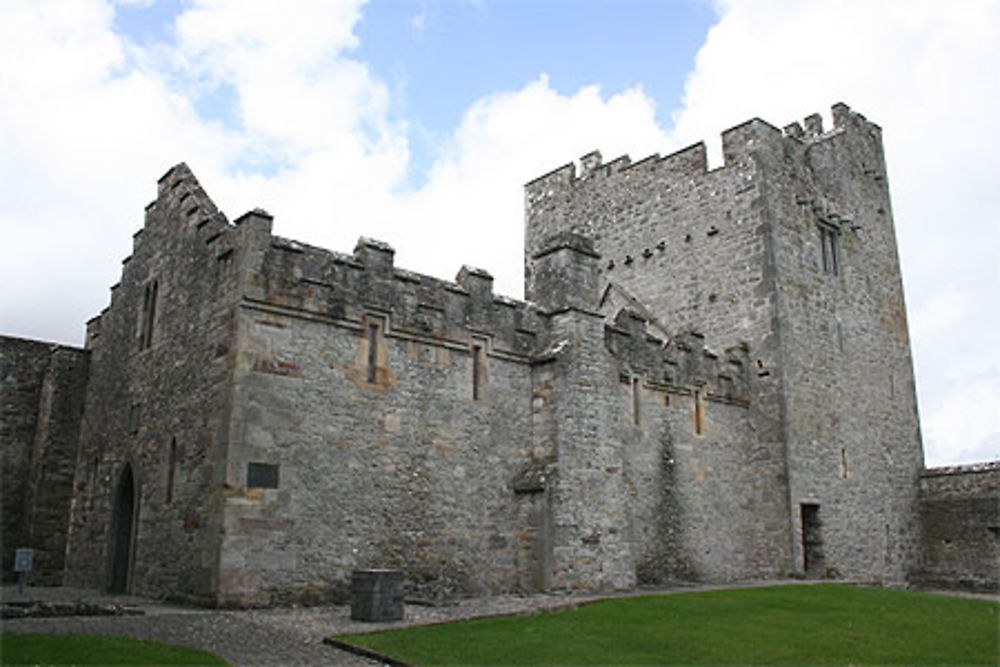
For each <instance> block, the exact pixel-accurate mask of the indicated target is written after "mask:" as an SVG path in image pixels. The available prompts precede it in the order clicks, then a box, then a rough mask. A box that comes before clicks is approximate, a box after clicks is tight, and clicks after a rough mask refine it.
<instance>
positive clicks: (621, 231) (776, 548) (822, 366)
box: [525, 104, 923, 581]
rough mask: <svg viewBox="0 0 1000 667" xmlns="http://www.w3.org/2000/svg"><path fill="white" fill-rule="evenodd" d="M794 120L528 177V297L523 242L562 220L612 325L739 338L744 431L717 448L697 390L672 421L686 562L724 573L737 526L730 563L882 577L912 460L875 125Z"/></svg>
mask: <svg viewBox="0 0 1000 667" xmlns="http://www.w3.org/2000/svg"><path fill="white" fill-rule="evenodd" d="M804 125H805V126H804V127H803V126H802V125H800V124H798V123H794V124H792V125H789V126H788V127H786V128H785V130H784V132H782V131H781V130H778V129H777V128H775V127H773V126H771V125H769V124H767V123H765V122H763V121H761V120H757V119H755V120H751V121H749V122H747V123H744V124H742V125H740V126H737V127H735V128H732V129H730V130H728V131H727V132H724V133H723V135H722V140H723V154H724V158H725V163H724V164H723V165H722V166H721V167H718V168H716V169H713V170H708V169H707V165H706V159H705V147H704V145H703V144H697V145H695V146H692V147H690V148H687V149H685V150H682V151H680V152H678V153H675V154H673V155H669V156H667V157H664V158H660V157H659V156H655V155H654V156H652V157H649V158H646V159H644V160H642V161H640V162H637V163H631V162H630V160H629V158H628V157H621V158H618V159H616V160H613V161H612V162H610V163H607V164H604V163H602V160H601V156H600V154H598V153H591V154H589V155H587V156H584V157H583V158H582V160H581V166H580V169H579V171H577V170H576V169H575V168H574V166H573V165H571V164H570V165H566V166H564V167H561V168H559V169H557V170H555V171H553V172H551V173H549V174H547V175H545V176H543V177H541V178H539V179H537V180H535V181H532V182H530V183H528V185H527V186H526V188H525V203H526V220H525V237H526V248H525V272H526V277H527V285H526V292H527V298H528V299H529V300H538V299H542V298H544V297H543V294H542V292H543V291H544V289H545V286H544V283H543V281H542V280H541V274H540V270H539V268H540V267H539V261H538V259H537V249H538V248H539V244H540V243H542V240H543V239H545V238H548V237H549V236H551V235H552V234H555V233H560V232H573V233H577V234H581V235H584V236H587V237H590V238H592V239H593V240H594V243H595V249H596V251H597V252H598V253H599V254H600V255H601V260H600V271H601V274H600V276H601V278H600V282H601V286H602V293H601V297H600V300H599V302H598V303H597V304H595V308H599V309H600V310H601V311H602V312H603V313H604V314H605V317H606V318H607V321H608V322H609V323H610V322H612V320H613V319H614V318H615V317H616V314H617V313H619V312H621V309H622V308H628V309H630V310H631V311H633V312H634V313H635V314H636V315H637V317H639V318H640V319H642V320H644V322H645V327H646V330H647V331H648V332H650V333H655V334H656V335H658V336H665V337H667V338H668V340H669V342H668V344H667V345H665V346H664V349H665V350H667V354H669V350H670V348H671V347H674V348H683V347H684V340H685V339H684V336H682V335H681V334H684V333H685V332H694V333H697V334H699V335H701V336H703V337H704V342H705V345H706V346H707V347H708V348H709V349H712V350H725V349H727V348H731V347H732V346H737V345H744V344H745V345H746V349H747V350H748V355H749V359H748V362H749V369H748V370H749V382H750V383H751V400H750V401H749V405H748V415H747V417H748V419H749V423H750V428H749V432H748V433H747V438H746V439H745V440H737V441H736V442H731V443H727V444H725V445H723V444H721V442H720V440H725V439H728V438H732V435H733V430H732V428H729V427H728V426H726V427H723V425H722V424H721V423H719V422H717V421H716V416H715V415H714V414H713V413H714V412H718V411H716V410H713V409H712V407H713V406H714V404H711V403H709V402H706V401H704V400H702V399H703V398H704V396H701V395H700V392H696V393H695V395H694V399H693V400H694V401H696V402H697V403H698V405H697V406H696V407H695V408H694V410H695V418H694V420H693V421H694V422H695V423H694V424H693V426H690V427H687V428H684V429H683V431H684V438H687V439H689V440H690V442H689V443H686V444H677V443H676V441H677V440H678V438H680V437H681V433H680V431H678V430H675V431H674V432H673V433H672V434H671V438H672V439H673V440H674V441H675V444H674V456H673V458H674V469H673V470H672V472H671V476H672V478H673V479H672V481H673V485H674V488H673V490H672V492H671V493H672V495H673V497H674V502H675V503H677V509H678V510H679V512H680V514H679V517H680V519H679V525H678V527H677V528H678V530H680V532H681V535H682V536H683V535H685V534H686V535H687V537H686V538H682V539H688V540H693V541H691V542H689V547H690V548H689V549H688V550H687V554H688V557H687V564H688V565H689V566H690V567H692V568H693V570H694V572H693V574H695V575H696V576H709V577H719V576H726V575H727V574H728V575H734V574H736V571H735V570H733V567H734V566H733V563H734V558H735V559H736V562H739V560H740V558H738V557H736V554H734V553H731V552H730V550H729V549H727V548H726V547H725V546H724V545H725V544H726V543H727V540H729V541H730V542H732V541H734V540H735V541H740V540H742V541H743V542H744V545H743V549H742V550H741V553H744V554H746V555H745V560H744V562H743V564H742V567H740V568H737V569H742V571H743V575H744V576H746V575H751V574H757V575H765V576H766V575H769V574H776V573H779V572H781V573H786V574H792V573H801V574H805V575H808V576H837V575H839V576H845V577H851V578H860V579H875V580H891V581H898V580H902V579H903V578H904V577H905V575H906V572H907V569H908V568H909V567H912V565H913V558H914V548H915V539H916V533H917V531H916V529H915V525H914V521H915V516H916V515H915V512H916V488H917V485H916V481H917V478H918V474H919V472H920V470H921V469H922V463H923V462H922V451H921V444H920V434H919V430H918V429H919V427H918V421H917V408H916V398H915V391H914V381H913V371H912V362H911V359H910V351H909V341H908V334H907V326H906V319H905V310H904V307H903V293H902V284H901V280H900V272H899V263H898V259H897V254H896V243H895V234H894V231H893V223H892V211H891V207H890V202H889V192H888V184H887V181H886V170H885V163H884V158H883V150H882V142H881V131H880V129H879V127H878V126H877V125H875V124H873V123H870V122H868V121H867V120H866V119H865V118H864V117H863V116H861V115H860V114H857V113H855V112H853V111H851V110H850V109H849V108H848V107H847V106H846V105H843V104H838V105H835V106H834V107H833V125H834V127H833V128H832V129H831V130H830V131H824V129H823V127H822V121H821V118H820V117H819V116H818V115H813V116H810V117H809V118H807V119H806V120H805V124H804ZM652 381H653V378H650V377H648V376H646V377H645V379H644V380H643V381H642V382H640V383H639V384H640V385H642V386H649V384H650V383H651V382H652ZM706 405H708V406H709V407H708V409H707V410H706V409H705V406H706ZM691 431H694V432H695V437H694V438H693V439H692V438H688V436H689V434H690V432H691ZM699 431H700V432H699ZM705 490H711V492H710V493H707V494H705V493H704V491H705ZM720 521H721V523H720ZM695 535H699V536H701V538H700V540H701V542H700V543H699V539H696V538H695V537H694V536H695ZM713 535H714V537H712V536H713ZM706 536H707V537H706ZM706 540H707V541H706ZM713 541H714V542H715V544H714V546H713V544H712V542H713ZM720 547H721V548H720Z"/></svg>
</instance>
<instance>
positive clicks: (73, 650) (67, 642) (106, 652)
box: [0, 630, 230, 665]
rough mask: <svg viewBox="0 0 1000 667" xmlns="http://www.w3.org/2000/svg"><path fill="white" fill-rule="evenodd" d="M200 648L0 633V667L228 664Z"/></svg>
mask: <svg viewBox="0 0 1000 667" xmlns="http://www.w3.org/2000/svg"><path fill="white" fill-rule="evenodd" d="M229 664H230V663H229V662H227V661H226V660H225V659H223V658H222V657H220V656H218V655H216V654H214V653H211V652H209V651H205V650H203V649H198V648H194V647H191V646H183V645H180V644H170V643H167V642H161V641H156V640H152V639H136V638H134V637H123V636H117V635H88V634H55V633H41V632H8V631H6V630H5V631H4V632H3V633H2V634H0V665H229Z"/></svg>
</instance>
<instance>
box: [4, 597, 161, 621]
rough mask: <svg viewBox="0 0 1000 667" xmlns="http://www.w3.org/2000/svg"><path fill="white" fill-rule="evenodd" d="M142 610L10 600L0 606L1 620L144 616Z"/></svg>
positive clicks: (105, 605)
mask: <svg viewBox="0 0 1000 667" xmlns="http://www.w3.org/2000/svg"><path fill="white" fill-rule="evenodd" d="M145 613H146V612H144V611H143V610H142V609H139V608H138V607H134V606H131V605H124V604H111V603H107V604H100V603H94V602H83V601H73V602H44V601H42V600H8V601H5V602H4V603H3V604H2V605H0V618H4V619H9V618H51V617H59V616H142V615H145Z"/></svg>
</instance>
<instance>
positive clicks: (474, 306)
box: [247, 236, 542, 359]
mask: <svg viewBox="0 0 1000 667" xmlns="http://www.w3.org/2000/svg"><path fill="white" fill-rule="evenodd" d="M394 255H395V251H394V250H393V248H392V247H391V246H390V245H389V244H387V243H384V242H381V241H376V240H373V239H368V238H361V239H359V240H358V243H357V245H356V246H355V249H354V252H353V253H352V254H350V255H347V254H343V253H338V252H333V251H330V250H325V249H323V248H318V247H315V246H310V245H306V244H303V243H299V242H297V241H292V240H290V239H285V238H282V237H279V236H272V237H271V239H270V243H269V247H268V249H267V251H266V253H265V254H264V257H263V261H262V264H261V265H260V267H259V268H258V270H257V271H256V279H255V281H254V283H253V284H252V285H250V286H249V289H248V291H247V297H248V298H249V299H250V300H251V301H252V302H254V303H256V304H258V307H265V308H271V309H280V310H281V311H282V312H285V313H288V314H291V315H297V316H300V317H306V318H315V319H319V320H321V321H327V322H331V323H340V324H343V325H345V326H352V323H353V324H354V325H359V323H360V322H361V321H362V319H363V318H364V317H366V315H375V316H378V317H384V318H386V319H387V325H386V333H387V334H388V335H391V336H402V337H408V338H412V339H417V340H423V341H426V342H428V343H433V344H438V345H446V346H458V347H462V348H463V349H464V348H467V347H468V345H469V341H470V338H472V337H478V338H485V339H488V340H489V341H490V353H491V354H493V355H501V356H502V355H509V356H513V357H519V358H524V359H527V357H528V356H529V355H530V354H532V353H533V352H534V351H535V348H536V339H537V338H538V336H539V334H540V332H541V329H542V323H541V320H540V316H539V313H538V311H537V308H536V307H535V306H534V305H533V304H530V303H527V302H524V301H517V300H514V299H510V298H506V297H503V296H501V295H498V294H494V292H493V277H492V276H491V275H490V274H489V273H488V272H486V271H484V270H482V269H477V268H474V267H470V266H463V267H462V268H461V269H460V270H459V271H458V274H457V276H456V278H455V280H454V281H447V280H441V279H438V278H434V277H432V276H428V275H424V274H420V273H415V272H413V271H408V270H405V269H402V268H399V267H396V266H395V264H394Z"/></svg>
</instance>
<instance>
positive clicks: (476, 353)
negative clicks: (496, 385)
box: [472, 345, 483, 401]
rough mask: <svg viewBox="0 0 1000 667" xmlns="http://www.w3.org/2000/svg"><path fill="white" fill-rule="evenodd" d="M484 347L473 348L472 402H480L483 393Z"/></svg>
mask: <svg viewBox="0 0 1000 667" xmlns="http://www.w3.org/2000/svg"><path fill="white" fill-rule="evenodd" d="M482 373H483V346H482V345H473V346H472V400H474V401H478V400H479V398H480V394H481V392H482V387H481V386H480V385H481V383H482Z"/></svg>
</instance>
